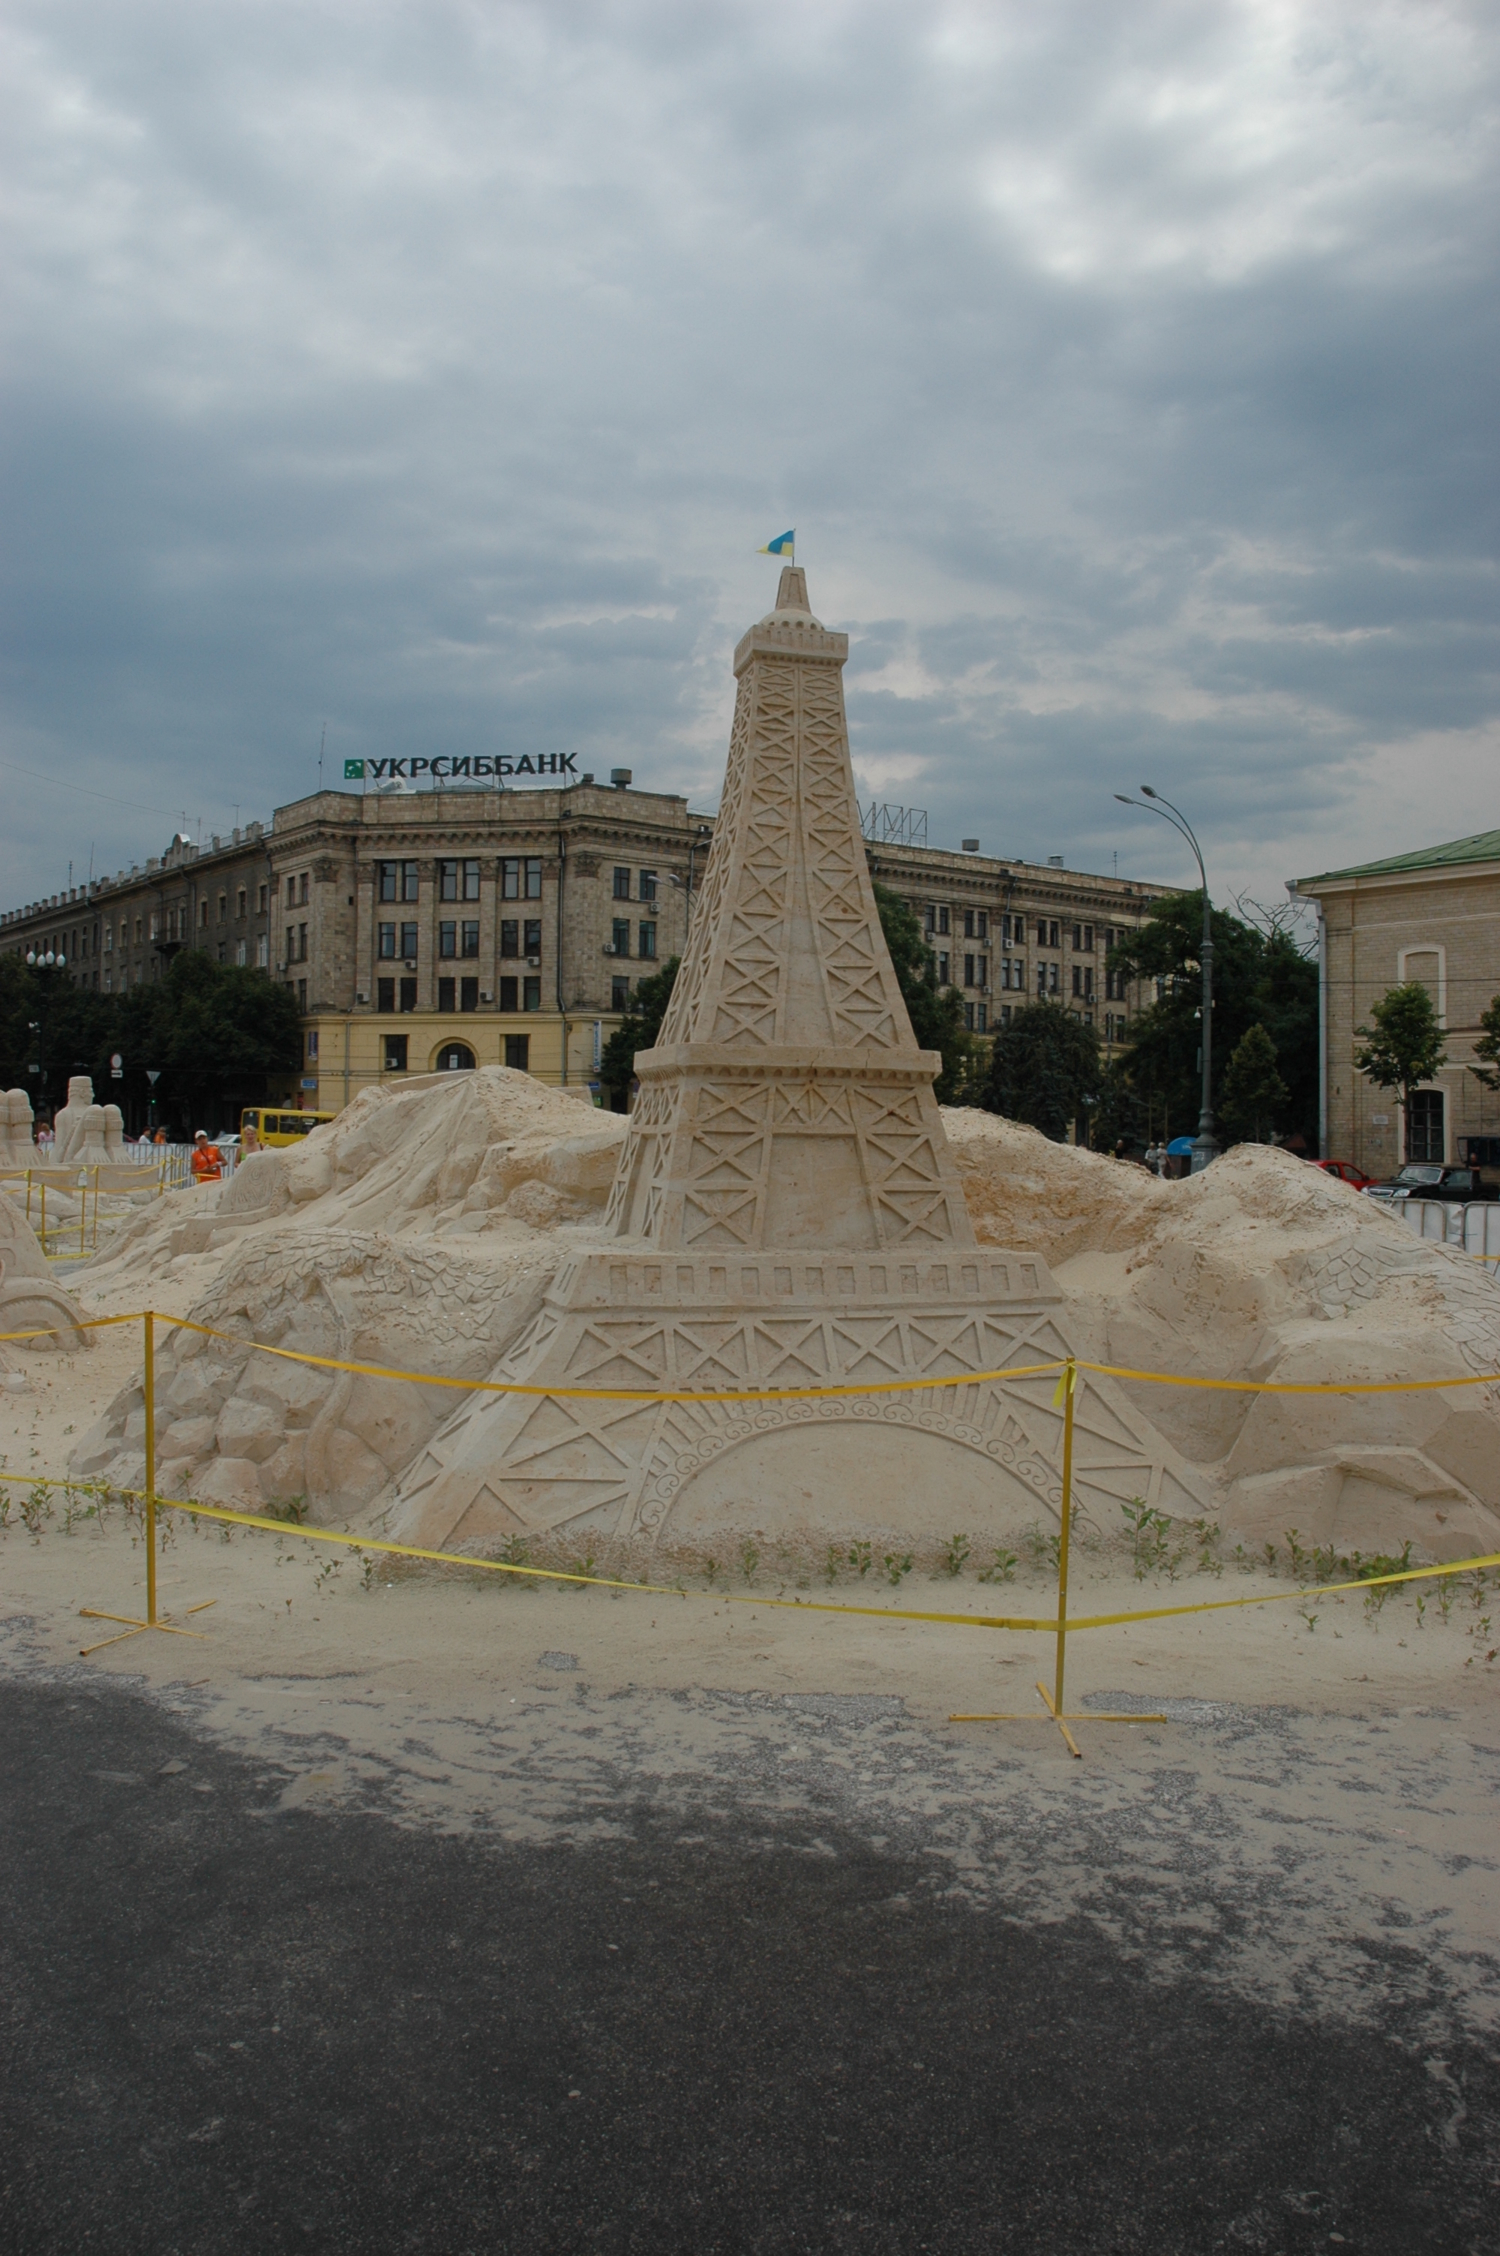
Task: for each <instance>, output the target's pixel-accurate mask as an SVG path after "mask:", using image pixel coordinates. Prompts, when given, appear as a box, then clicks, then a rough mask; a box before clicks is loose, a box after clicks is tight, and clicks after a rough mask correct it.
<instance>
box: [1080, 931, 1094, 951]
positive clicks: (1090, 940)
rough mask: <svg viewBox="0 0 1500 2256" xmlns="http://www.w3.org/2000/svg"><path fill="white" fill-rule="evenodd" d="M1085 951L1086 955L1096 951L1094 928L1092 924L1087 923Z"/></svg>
mask: <svg viewBox="0 0 1500 2256" xmlns="http://www.w3.org/2000/svg"><path fill="white" fill-rule="evenodd" d="M1083 952H1084V954H1085V955H1086V956H1091V955H1092V954H1093V952H1094V928H1093V926H1092V925H1091V924H1086V925H1085V926H1084V928H1083Z"/></svg>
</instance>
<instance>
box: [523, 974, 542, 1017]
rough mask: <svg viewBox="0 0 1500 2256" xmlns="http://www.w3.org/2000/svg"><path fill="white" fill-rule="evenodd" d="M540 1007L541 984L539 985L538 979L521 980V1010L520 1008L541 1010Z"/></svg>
mask: <svg viewBox="0 0 1500 2256" xmlns="http://www.w3.org/2000/svg"><path fill="white" fill-rule="evenodd" d="M541 1007H542V983H541V981H540V980H539V979H525V980H523V981H522V982H521V1008H522V1010H540V1009H541Z"/></svg>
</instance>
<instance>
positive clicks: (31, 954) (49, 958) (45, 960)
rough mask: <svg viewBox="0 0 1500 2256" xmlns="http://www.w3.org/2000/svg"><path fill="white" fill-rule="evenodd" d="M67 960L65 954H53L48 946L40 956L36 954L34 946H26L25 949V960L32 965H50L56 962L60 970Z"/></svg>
mask: <svg viewBox="0 0 1500 2256" xmlns="http://www.w3.org/2000/svg"><path fill="white" fill-rule="evenodd" d="M67 960H68V959H67V957H66V956H55V955H54V954H53V953H52V950H51V949H50V948H49V949H48V950H47V952H46V954H45V955H41V956H39V955H38V954H37V952H36V950H35V948H28V949H27V951H26V961H27V962H28V963H29V964H32V965H42V966H51V965H52V964H56V965H57V966H58V968H59V970H60V969H61V968H62V966H63V965H64V964H65V963H66V962H67Z"/></svg>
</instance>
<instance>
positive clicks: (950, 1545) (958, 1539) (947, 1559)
mask: <svg viewBox="0 0 1500 2256" xmlns="http://www.w3.org/2000/svg"><path fill="white" fill-rule="evenodd" d="M968 1558H969V1539H968V1537H967V1536H966V1535H950V1536H949V1538H948V1541H947V1543H946V1544H945V1545H944V1546H943V1565H944V1567H945V1568H946V1569H947V1571H948V1573H949V1575H950V1576H952V1577H953V1578H955V1579H956V1578H957V1577H958V1576H959V1575H961V1574H962V1573H963V1571H964V1568H965V1566H966V1565H967V1564H968Z"/></svg>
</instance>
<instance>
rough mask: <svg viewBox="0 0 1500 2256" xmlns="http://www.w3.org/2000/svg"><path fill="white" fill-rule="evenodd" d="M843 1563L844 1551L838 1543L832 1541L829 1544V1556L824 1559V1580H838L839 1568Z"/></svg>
mask: <svg viewBox="0 0 1500 2256" xmlns="http://www.w3.org/2000/svg"><path fill="white" fill-rule="evenodd" d="M843 1563H844V1554H843V1552H842V1551H841V1550H840V1549H839V1547H838V1545H837V1544H836V1543H830V1544H829V1546H828V1556H827V1557H826V1558H825V1559H824V1561H823V1579H824V1581H825V1582H837V1581H838V1579H839V1568H840V1567H841V1566H842V1565H843Z"/></svg>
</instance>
